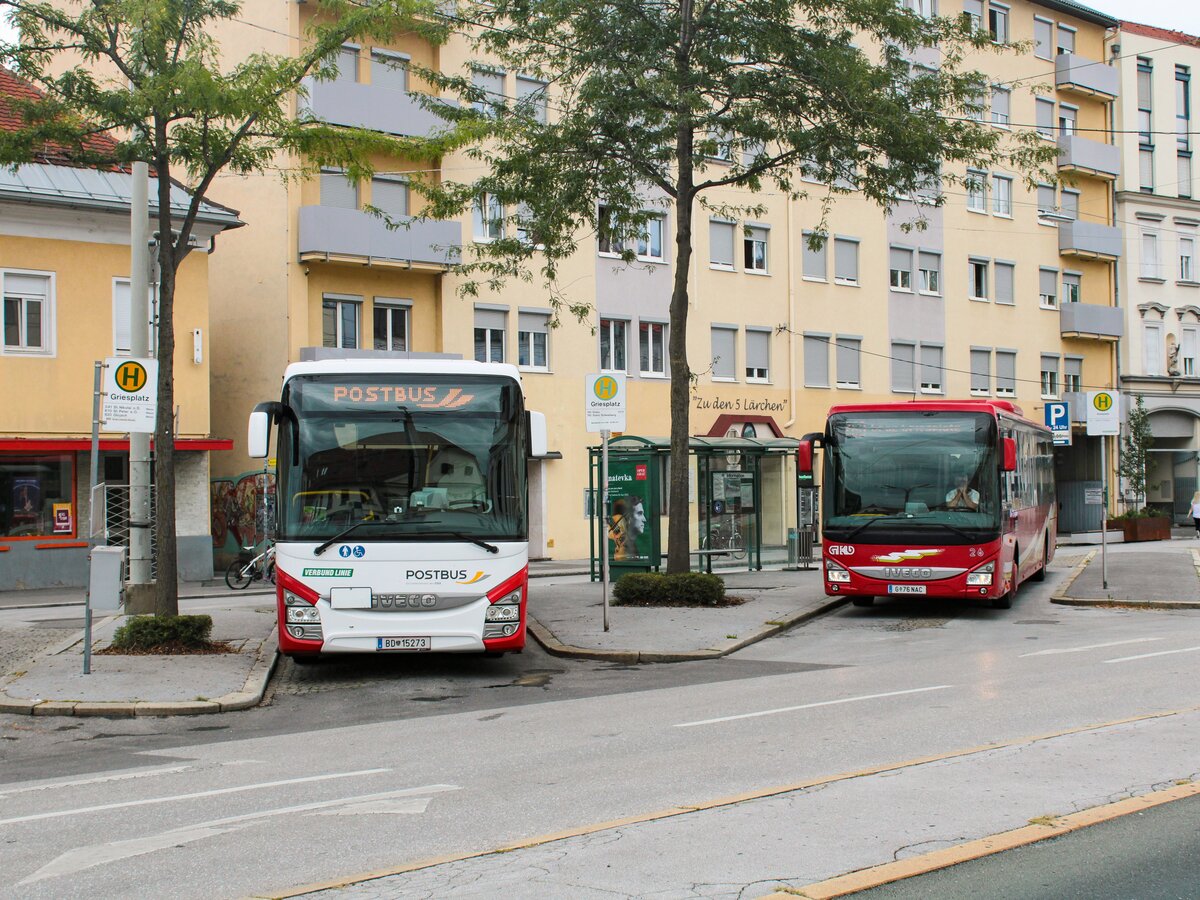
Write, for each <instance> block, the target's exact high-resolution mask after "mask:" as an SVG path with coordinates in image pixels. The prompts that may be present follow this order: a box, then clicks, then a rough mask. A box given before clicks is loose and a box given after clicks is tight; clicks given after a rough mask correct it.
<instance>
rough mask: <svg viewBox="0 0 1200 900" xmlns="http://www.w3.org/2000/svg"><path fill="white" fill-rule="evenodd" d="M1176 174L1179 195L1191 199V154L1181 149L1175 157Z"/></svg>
mask: <svg viewBox="0 0 1200 900" xmlns="http://www.w3.org/2000/svg"><path fill="white" fill-rule="evenodd" d="M1175 168H1176V174H1177V175H1178V180H1179V185H1178V187H1179V196H1180V197H1183V198H1184V199H1191V196H1192V154H1191V153H1184V152H1183V151H1182V150H1180V151H1179V154H1178V155H1177V156H1176V157H1175Z"/></svg>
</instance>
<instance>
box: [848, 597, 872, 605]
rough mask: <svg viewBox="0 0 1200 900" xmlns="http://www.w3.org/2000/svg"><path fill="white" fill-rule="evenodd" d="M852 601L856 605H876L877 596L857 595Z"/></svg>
mask: <svg viewBox="0 0 1200 900" xmlns="http://www.w3.org/2000/svg"><path fill="white" fill-rule="evenodd" d="M852 602H853V603H854V605H855V606H874V605H875V598H874V597H855V598H853V600H852Z"/></svg>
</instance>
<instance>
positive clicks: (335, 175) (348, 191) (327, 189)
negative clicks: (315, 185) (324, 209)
mask: <svg viewBox="0 0 1200 900" xmlns="http://www.w3.org/2000/svg"><path fill="white" fill-rule="evenodd" d="M321 205H322V206H334V207H337V208H339V209H358V185H357V184H355V183H354V182H353V181H351V180H350V179H349V178H347V177H346V175H345V173H343V172H339V171H336V170H323V171H322V172H321Z"/></svg>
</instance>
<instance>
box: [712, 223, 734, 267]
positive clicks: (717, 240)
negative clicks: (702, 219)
mask: <svg viewBox="0 0 1200 900" xmlns="http://www.w3.org/2000/svg"><path fill="white" fill-rule="evenodd" d="M708 234H709V243H710V244H711V246H710V248H709V261H710V262H712V264H713V265H715V266H730V267H732V266H733V223H732V222H709V227H708Z"/></svg>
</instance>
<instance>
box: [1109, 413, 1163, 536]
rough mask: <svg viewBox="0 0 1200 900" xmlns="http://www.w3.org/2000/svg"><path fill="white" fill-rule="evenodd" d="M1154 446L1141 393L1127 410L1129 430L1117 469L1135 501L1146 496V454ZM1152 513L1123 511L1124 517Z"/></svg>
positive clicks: (1142, 499)
mask: <svg viewBox="0 0 1200 900" xmlns="http://www.w3.org/2000/svg"><path fill="white" fill-rule="evenodd" d="M1153 446H1154V432H1152V431H1151V430H1150V413H1149V412H1147V411H1146V403H1145V401H1144V400H1143V398H1142V395H1141V394H1138V395H1137V397H1136V398H1135V399H1134V403H1133V406H1132V407H1130V410H1129V430H1128V431H1126V433H1125V437H1124V439H1123V440H1122V442H1121V462H1120V464H1119V465H1118V467H1117V471H1118V472H1119V473H1120V475H1121V477H1122V478H1124V479H1125V480H1126V482H1127V483H1128V485H1129V490H1130V492H1131V493H1133V495H1134V496H1135V497H1136V498H1137V503H1138V504H1142V503H1144V502H1145V497H1146V462H1147V458H1146V454H1147V452H1148V451H1149V450H1150V448H1151V447H1153ZM1143 514H1144V515H1152V513H1150V512H1146V511H1145V510H1140V509H1133V510H1130V511H1128V512H1126V513H1125V517H1126V518H1137V517H1138V516H1140V515H1143Z"/></svg>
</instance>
